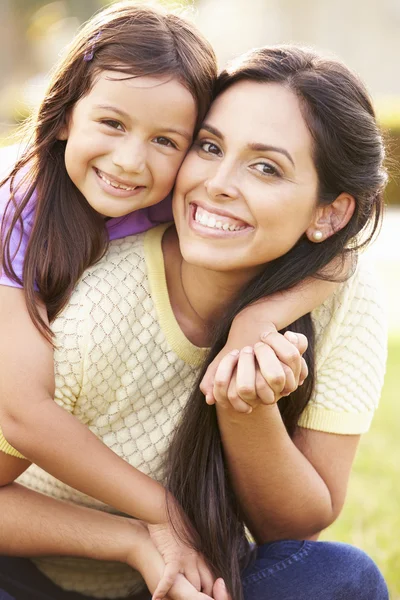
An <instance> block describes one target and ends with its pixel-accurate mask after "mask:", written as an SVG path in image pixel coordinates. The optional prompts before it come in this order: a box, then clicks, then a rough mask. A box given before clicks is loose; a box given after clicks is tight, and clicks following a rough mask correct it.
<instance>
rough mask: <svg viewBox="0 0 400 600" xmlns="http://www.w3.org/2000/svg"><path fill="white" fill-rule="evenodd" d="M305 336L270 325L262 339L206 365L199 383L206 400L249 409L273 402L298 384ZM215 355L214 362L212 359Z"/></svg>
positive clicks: (304, 367)
mask: <svg viewBox="0 0 400 600" xmlns="http://www.w3.org/2000/svg"><path fill="white" fill-rule="evenodd" d="M306 349H307V338H306V337H305V336H304V335H302V334H296V333H293V332H286V333H285V335H282V334H280V333H278V332H277V331H276V328H275V327H273V326H272V327H271V328H270V331H268V332H267V333H266V335H264V336H263V342H259V343H257V344H255V346H254V347H251V346H246V347H245V348H243V349H242V350H241V351H240V352H239V351H238V350H233V351H231V352H230V353H229V354H227V355H225V356H224V357H223V358H221V353H220V354H219V355H218V357H217V358H216V359H215V360H214V362H213V363H212V364H211V365H210V367H209V369H208V370H207V373H206V375H205V377H204V379H203V381H202V383H201V386H200V387H201V390H202V391H203V393H204V394H205V396H206V401H207V403H208V404H213V403H214V402H217V403H218V404H220V405H221V406H224V407H225V408H227V407H229V406H232V407H233V408H234V409H235V410H237V411H238V412H244V413H249V412H251V411H252V409H253V408H255V407H256V406H258V405H259V404H275V402H277V401H278V400H279V399H280V398H282V397H283V396H287V395H289V394H290V393H292V392H293V391H295V390H296V389H297V387H298V386H299V385H302V383H303V381H304V379H305V378H306V377H307V374H308V370H307V365H306V363H305V361H304V359H303V358H302V355H303V354H304V352H305V351H306ZM217 359H218V364H217V366H215V362H216V361H217Z"/></svg>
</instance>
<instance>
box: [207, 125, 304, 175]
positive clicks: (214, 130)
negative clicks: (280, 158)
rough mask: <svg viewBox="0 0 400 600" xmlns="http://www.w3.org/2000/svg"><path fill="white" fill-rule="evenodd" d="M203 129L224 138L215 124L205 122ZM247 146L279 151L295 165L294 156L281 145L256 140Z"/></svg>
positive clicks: (266, 150) (257, 150)
mask: <svg viewBox="0 0 400 600" xmlns="http://www.w3.org/2000/svg"><path fill="white" fill-rule="evenodd" d="M201 129H205V131H208V132H209V133H211V134H212V135H215V137H217V138H219V139H220V140H224V136H223V134H222V133H221V132H220V131H219V129H217V128H216V127H214V126H213V125H209V123H203V125H202V126H201ZM247 147H248V148H249V150H252V151H253V152H279V153H280V154H283V155H284V156H286V158H287V159H288V160H289V161H290V162H291V163H292V165H293V167H295V164H294V160H293V158H292V157H291V155H290V154H289V152H288V151H287V150H285V148H280V147H279V146H271V145H269V144H261V143H257V142H254V143H253V144H247Z"/></svg>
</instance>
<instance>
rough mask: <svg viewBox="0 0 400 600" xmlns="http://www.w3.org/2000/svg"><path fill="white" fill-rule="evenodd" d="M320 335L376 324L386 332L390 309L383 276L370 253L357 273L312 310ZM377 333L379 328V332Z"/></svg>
mask: <svg viewBox="0 0 400 600" xmlns="http://www.w3.org/2000/svg"><path fill="white" fill-rule="evenodd" d="M312 318H313V322H314V327H315V330H316V333H317V336H318V335H322V334H323V333H324V332H326V330H327V329H328V330H330V332H331V334H333V333H335V332H337V333H338V332H339V330H340V332H341V334H342V335H345V331H346V329H347V328H350V329H351V328H354V327H356V326H362V327H364V328H368V327H369V328H371V327H374V330H375V329H381V330H382V331H383V332H386V311H385V303H384V299H383V294H382V289H381V285H380V282H379V278H378V277H377V274H376V272H375V269H374V267H373V265H372V263H371V261H370V260H369V258H368V256H365V255H364V256H362V257H361V258H360V260H359V261H358V264H357V266H356V268H355V270H354V273H353V274H352V275H351V276H350V277H349V278H348V279H347V280H346V281H344V282H343V283H341V284H339V286H338V288H337V290H336V292H335V293H334V294H333V295H332V296H331V297H330V298H328V300H326V301H325V302H324V304H322V305H321V306H320V307H319V308H317V309H316V310H315V311H313V313H312ZM373 324H375V326H373ZM375 333H376V331H375Z"/></svg>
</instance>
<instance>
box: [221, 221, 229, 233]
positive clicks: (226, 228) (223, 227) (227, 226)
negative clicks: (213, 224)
mask: <svg viewBox="0 0 400 600" xmlns="http://www.w3.org/2000/svg"><path fill="white" fill-rule="evenodd" d="M222 229H224V231H227V230H228V229H229V225H228V223H224V224H223V225H222Z"/></svg>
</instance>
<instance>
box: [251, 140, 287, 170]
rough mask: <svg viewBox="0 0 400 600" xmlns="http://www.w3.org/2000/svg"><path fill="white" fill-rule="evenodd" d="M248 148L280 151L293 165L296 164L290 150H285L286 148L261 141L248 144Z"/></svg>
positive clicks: (261, 150)
mask: <svg viewBox="0 0 400 600" xmlns="http://www.w3.org/2000/svg"><path fill="white" fill-rule="evenodd" d="M248 148H249V149H250V150H254V151H255V152H279V153H280V154H283V155H284V156H286V158H287V159H288V160H289V161H290V162H291V163H292V165H293V166H295V164H294V160H293V158H292V157H291V156H290V154H289V152H288V151H287V150H285V148H280V147H279V146H270V145H268V144H259V143H254V144H248Z"/></svg>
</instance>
